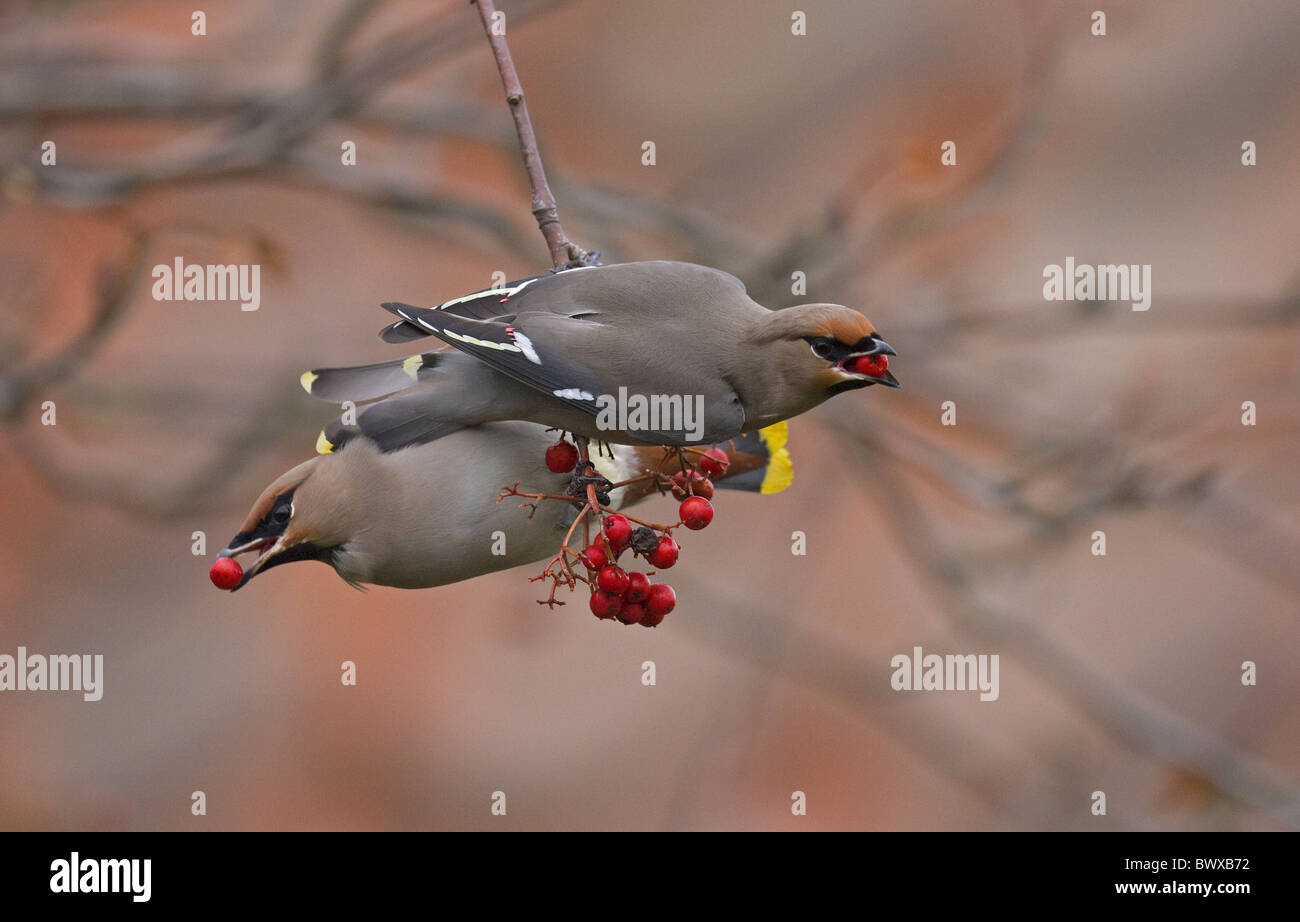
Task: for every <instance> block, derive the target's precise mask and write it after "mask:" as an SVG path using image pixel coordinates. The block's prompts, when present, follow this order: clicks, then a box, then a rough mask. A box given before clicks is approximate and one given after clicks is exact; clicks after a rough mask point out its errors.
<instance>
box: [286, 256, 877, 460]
mask: <svg viewBox="0 0 1300 922" xmlns="http://www.w3.org/2000/svg"><path fill="white" fill-rule="evenodd" d="M384 308H385V309H387V310H388V311H390V312H391V313H393V314H394V315H396V316H397V317H398V318H399V319H398V320H396V321H395V322H394V323H392V324H390V325H389V326H388V327H386V328H385V329H384V330H383V331H382V332H381V333H380V337H381V338H382V339H383V340H385V341H386V342H391V343H404V342H409V341H412V340H416V339H423V338H425V337H434V338H435V339H437V340H441V344H442V345H440V347H439V348H437V349H434V350H431V351H428V352H423V353H420V354H418V355H413V356H410V357H409V358H403V359H398V360H395V361H390V362H383V363H379V364H374V365H364V366H359V367H353V368H324V369H314V370H312V371H309V372H306V373H305V374H304V375H303V376H302V382H303V386H304V387H305V388H306V389H307V391H308V393H310V394H312V395H314V396H317V397H320V398H322V399H325V400H330V401H335V402H343V401H351V402H352V403H354V404H359V403H364V402H367V401H374V402H371V403H369V404H368V405H367V406H365V407H363V408H360V409H358V410H357V411H356V413H355V414H353V415H354V416H355V419H350V418H349V416H348V415H347V414H345V415H344V416H343V417H342V418H341V419H339V420H337V421H335V422H334V423H332V424H331V425H330V426H328V427H326V429H325V430H324V432H323V433H322V436H321V446H320V447H321V448H322V449H323V450H329V449H330V448H337V447H339V446H341V445H342V444H344V443H345V442H346V441H348V440H349V439H352V438H355V437H356V436H357V435H364V436H366V437H367V438H369V439H371V440H372V441H374V442H375V444H376V445H377V446H378V447H379V448H380V450H381V451H391V450H394V449H396V448H400V447H403V446H406V445H410V444H414V443H419V442H427V441H433V440H436V439H439V438H442V437H444V436H446V435H447V434H448V433H451V432H455V431H457V430H459V429H462V428H464V427H466V426H474V425H479V424H481V423H484V422H491V421H499V420H512V419H513V420H528V421H531V422H535V423H541V424H543V425H546V426H550V427H554V428H558V429H563V430H567V431H569V432H572V433H574V434H575V435H583V436H587V437H589V438H593V439H597V440H599V441H602V442H621V443H626V444H654V445H697V444H711V443H718V442H722V441H725V440H727V439H731V438H734V437H736V436H738V435H740V434H741V433H742V432H757V431H758V430H760V429H762V428H763V427H765V426H770V425H772V424H773V423H776V422H779V421H781V420H785V419H788V418H789V417H791V416H796V415H798V414H800V413H803V412H805V411H807V410H810V409H812V408H813V407H815V406H817V405H818V404H819V403H821V402H822V401H824V400H826V399H828V398H829V397H831V396H833V395H835V394H838V393H841V392H843V391H847V390H854V389H857V388H863V387H868V386H870V385H872V384H884V385H886V386H888V387H897V386H898V380H897V379H896V378H895V377H894V376H893V375H892V374H890V373H889V371H888V370H887V364H888V363H887V360H886V359H885V358H884V357H885V356H890V355H895V352H894V350H893V349H892V348H890V346H889V344H888V343H886V342H885V341H884V340H882V339H881V338H880V337H879V336H878V335H877V333H876V331H875V328H874V327H873V326H872V324H871V322H870V321H868V320H867V318H866V317H864V316H862V314H860V313H858V312H857V311H856V310H853V309H852V308H848V307H845V306H843V305H839V304H804V305H800V306H797V307H789V308H785V309H783V310H776V311H773V310H769V309H768V308H766V307H763V306H762V305H761V304H759V303H757V302H756V301H754V300H753V299H752V298H750V297H749V295H748V294H746V292H745V287H744V285H743V284H741V282H740V281H739V280H738V279H736V278H735V277H734V276H731V275H728V274H727V273H725V272H719V271H718V270H716V269H710V268H707V267H705V266H697V265H694V264H691V263H681V262H636V263H624V264H620V265H612V266H593V267H583V268H578V269H568V270H564V271H561V272H555V273H550V274H547V275H542V276H537V277H535V278H531V279H525V280H523V281H520V282H514V283H511V284H509V285H506V286H505V287H502V288H496V289H488V290H486V291H480V292H475V293H474V294H470V295H465V296H464V297H461V298H456V299H455V300H452V301H447V302H445V303H443V304H440V305H439V306H437V307H434V308H422V307H412V306H410V305H406V304H397V303H389V304H385V305H384ZM447 347H451V348H447ZM868 359H870V361H867V360H868ZM673 398H677V401H676V403H674V402H673ZM638 399H639V400H640V401H641V404H640V405H641V406H642V407H643V408H644V407H646V406H655V402H656V401H658V407H659V409H661V410H663V411H664V412H662V413H659V412H656V413H654V414H648V413H645V414H642V415H641V416H636V415H635V413H634V412H618V410H619V409H632V410H634V409H635V405H636V401H637V400H638ZM678 408H680V409H678ZM674 410H676V411H677V418H676V419H674V412H672V411H674ZM692 410H694V411H696V412H695V413H694V415H695V416H696V417H697V418H695V419H688V418H687V417H688V416H689V415H691V413H690V411H692Z"/></svg>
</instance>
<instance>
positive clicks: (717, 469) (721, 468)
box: [698, 445, 731, 477]
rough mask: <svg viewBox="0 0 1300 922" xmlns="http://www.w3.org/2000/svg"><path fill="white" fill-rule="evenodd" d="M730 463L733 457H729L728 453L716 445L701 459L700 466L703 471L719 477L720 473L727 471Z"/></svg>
mask: <svg viewBox="0 0 1300 922" xmlns="http://www.w3.org/2000/svg"><path fill="white" fill-rule="evenodd" d="M730 465H731V459H730V458H728V457H727V453H726V452H725V451H723V450H722V449H721V448H718V447H717V446H716V445H715V446H714V447H713V448H710V449H709V450H708V451H706V452H705V453H704V456H703V457H701V458H700V460H699V465H698V466H699V468H700V470H701V471H703V472H704V473H706V474H708V475H709V476H710V477H717V476H718V475H719V474H724V473H726V471H727V468H728V467H729V466H730Z"/></svg>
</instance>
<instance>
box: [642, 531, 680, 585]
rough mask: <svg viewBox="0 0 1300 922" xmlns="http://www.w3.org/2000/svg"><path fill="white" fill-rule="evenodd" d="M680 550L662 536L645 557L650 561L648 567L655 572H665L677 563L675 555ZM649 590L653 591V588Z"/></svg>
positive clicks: (674, 543) (673, 542)
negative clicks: (652, 568) (655, 546)
mask: <svg viewBox="0 0 1300 922" xmlns="http://www.w3.org/2000/svg"><path fill="white" fill-rule="evenodd" d="M680 550H681V548H680V547H678V545H677V542H676V541H674V540H673V539H672V538H669V537H667V536H664V537H662V538H660V539H659V546H658V547H657V548H655V549H654V550H653V551H651V552H650V553H649V554H647V555H646V560H648V561H650V566H652V567H654V568H655V569H656V570H667V569H668V568H669V567H671V566H672V565H673V564H675V563H677V554H678V552H679V551H680ZM651 589H652V590H653V587H651Z"/></svg>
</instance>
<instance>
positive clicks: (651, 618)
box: [637, 611, 664, 627]
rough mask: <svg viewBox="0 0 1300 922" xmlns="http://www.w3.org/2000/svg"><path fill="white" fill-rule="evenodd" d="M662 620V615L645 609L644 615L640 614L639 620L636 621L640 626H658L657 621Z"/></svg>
mask: <svg viewBox="0 0 1300 922" xmlns="http://www.w3.org/2000/svg"><path fill="white" fill-rule="evenodd" d="M662 620H664V616H663V615H656V614H655V613H654V612H651V611H647V612H646V613H645V614H644V615H642V616H641V620H640V621H638V622H637V624H639V625H641V626H642V627H658V626H659V622H660V621H662Z"/></svg>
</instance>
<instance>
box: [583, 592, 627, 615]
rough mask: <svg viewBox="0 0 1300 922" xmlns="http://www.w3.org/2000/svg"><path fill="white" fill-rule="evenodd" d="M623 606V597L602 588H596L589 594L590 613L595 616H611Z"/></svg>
mask: <svg viewBox="0 0 1300 922" xmlns="http://www.w3.org/2000/svg"><path fill="white" fill-rule="evenodd" d="M622 607H623V597H622V596H621V595H615V594H614V593H612V592H606V591H605V590H604V589H597V590H596V591H595V592H593V593H592V594H591V613H592V614H593V615H595V616H596V617H597V618H602V619H603V618H612V617H614V616H615V615H617V614H618V613H619V610H620V609H622Z"/></svg>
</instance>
